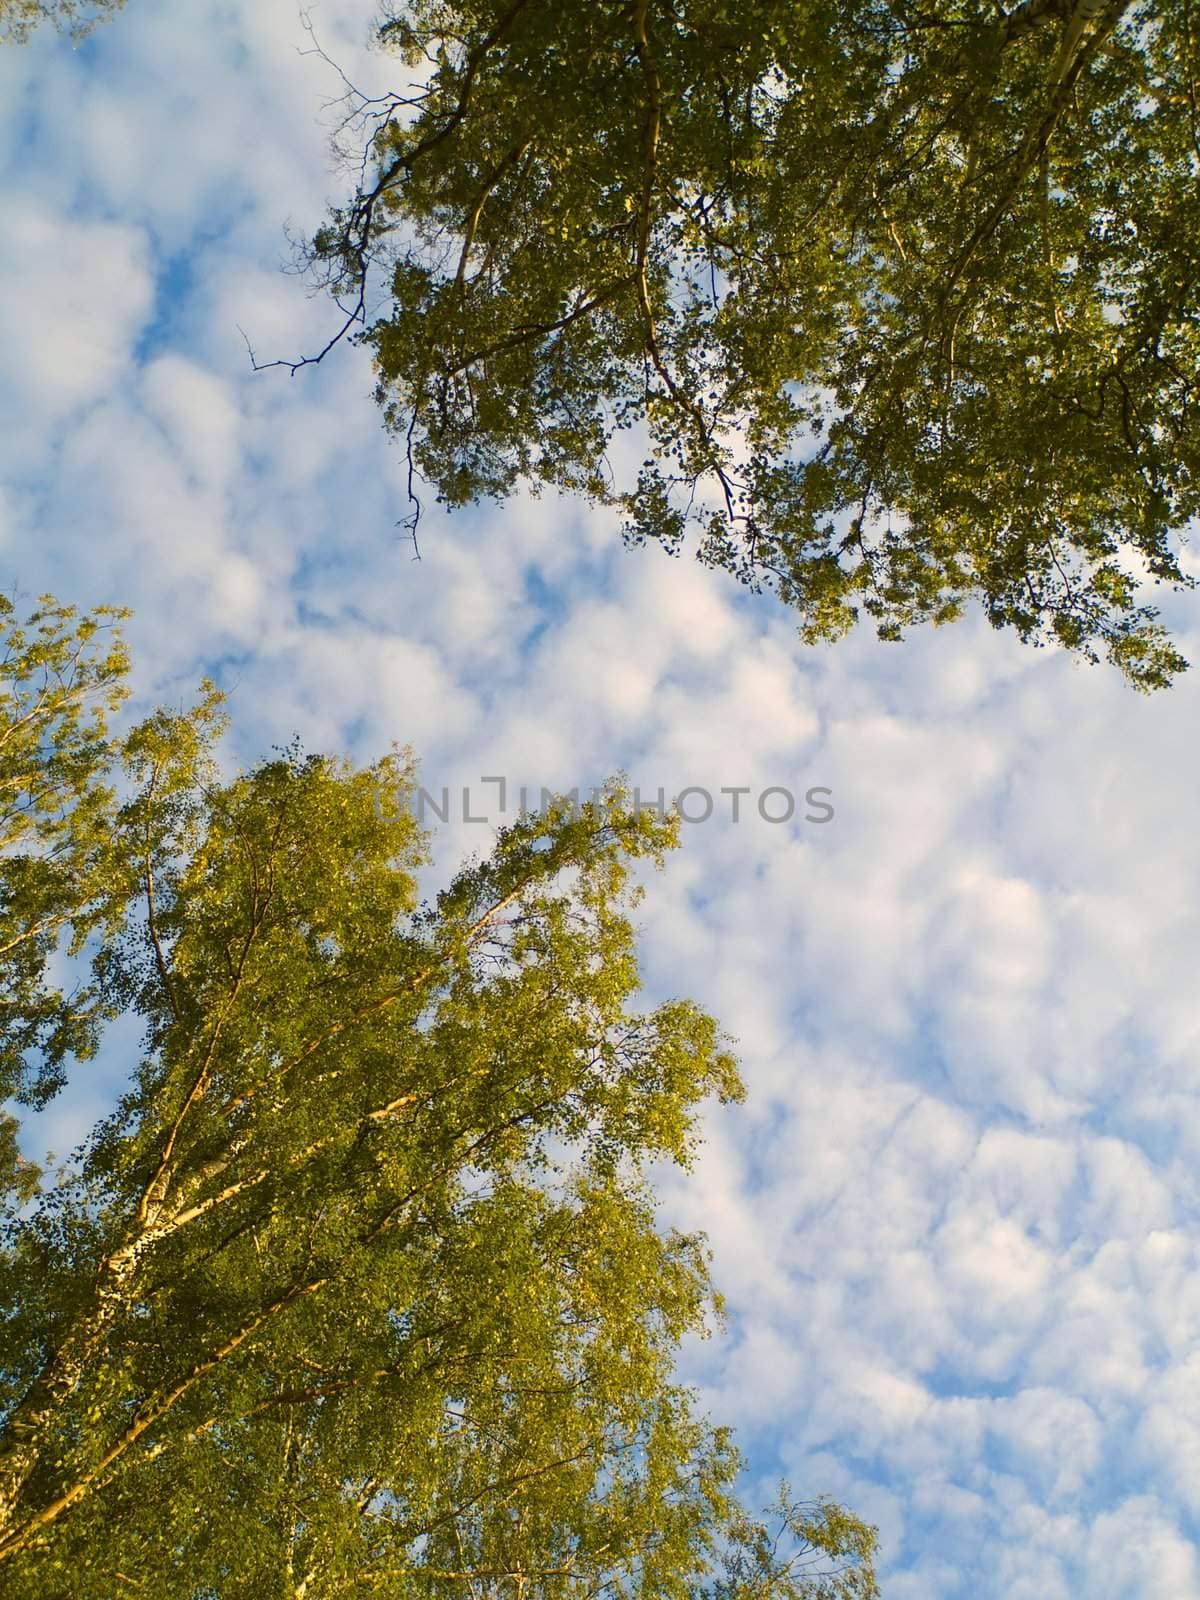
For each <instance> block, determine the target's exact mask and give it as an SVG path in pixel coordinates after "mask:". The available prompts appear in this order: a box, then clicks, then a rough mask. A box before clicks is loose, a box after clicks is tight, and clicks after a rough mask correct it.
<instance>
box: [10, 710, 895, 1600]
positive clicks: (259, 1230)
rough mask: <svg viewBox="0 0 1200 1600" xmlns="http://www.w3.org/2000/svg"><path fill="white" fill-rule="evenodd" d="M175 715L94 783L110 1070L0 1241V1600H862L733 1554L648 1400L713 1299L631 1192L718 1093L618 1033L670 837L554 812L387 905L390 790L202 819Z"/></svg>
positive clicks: (277, 786) (635, 1014)
mask: <svg viewBox="0 0 1200 1600" xmlns="http://www.w3.org/2000/svg"><path fill="white" fill-rule="evenodd" d="M215 716H216V713H215V709H214V707H213V704H212V701H211V698H208V699H206V700H204V701H203V702H202V703H201V705H200V706H199V708H198V709H197V710H196V711H194V712H190V713H182V714H167V713H158V714H156V715H155V716H154V717H152V718H150V719H149V720H148V721H147V722H146V723H144V724H142V725H141V726H140V727H138V728H137V729H135V730H134V731H133V732H132V733H131V734H129V735H128V736H127V737H126V738H125V739H124V740H123V741H121V743H120V746H119V748H118V750H117V754H118V755H119V758H120V762H121V764H122V773H121V775H120V784H119V787H120V789H121V791H122V793H123V795H124V798H123V799H122V800H121V802H120V804H119V805H117V807H116V809H115V812H114V814H113V817H112V819H111V824H110V827H111V833H112V838H113V841H114V848H115V850H116V852H117V853H118V854H119V855H121V856H122V857H123V858H124V859H125V860H126V861H127V863H128V872H129V880H130V881H131V882H134V883H136V884H137V886H138V893H139V899H138V900H137V901H130V902H128V903H127V905H126V908H125V912H124V915H123V918H122V920H121V923H120V926H119V927H117V928H115V929H112V928H108V927H105V930H104V933H103V936H102V937H101V938H100V939H99V940H98V948H97V950H96V953H95V963H94V964H95V967H96V969H97V972H98V974H99V977H98V978H97V982H98V983H99V984H100V985H101V986H102V987H103V989H104V991H105V993H106V994H109V995H119V996H120V997H121V998H122V1000H123V1003H124V1005H125V1007H126V1008H127V1010H129V1011H131V1012H133V1013H136V1014H137V1015H139V1016H140V1017H141V1018H142V1019H143V1021H144V1024H145V1028H146V1034H145V1046H144V1050H143V1053H142V1057H141V1059H140V1061H139V1062H138V1064H137V1066H136V1068H135V1070H134V1071H133V1073H132V1075H131V1082H130V1086H129V1088H128V1091H127V1092H126V1094H125V1095H124V1097H123V1099H122V1101H121V1103H120V1105H119V1107H118V1108H117V1110H116V1111H115V1112H114V1113H113V1114H112V1115H111V1116H110V1117H109V1118H108V1119H107V1120H106V1121H104V1122H103V1123H102V1124H101V1125H100V1126H99V1127H98V1128H97V1129H96V1131H95V1133H94V1134H93V1136H92V1138H91V1139H90V1140H89V1142H88V1143H87V1145H86V1146H85V1147H84V1149H83V1150H82V1151H81V1152H80V1154H79V1156H78V1158H77V1160H76V1162H75V1164H74V1166H73V1168H72V1169H71V1170H70V1171H68V1172H67V1173H66V1174H64V1176H63V1177H62V1178H60V1180H59V1181H58V1182H57V1183H56V1184H53V1185H50V1186H48V1187H47V1188H46V1189H45V1190H43V1191H42V1192H41V1193H40V1194H38V1195H37V1196H35V1197H34V1199H33V1200H32V1202H31V1203H30V1201H29V1198H28V1188H29V1185H28V1183H26V1185H25V1193H24V1195H22V1196H18V1197H17V1205H18V1208H19V1205H20V1201H21V1200H22V1199H24V1200H25V1202H26V1203H25V1206H24V1209H23V1210H22V1209H17V1210H16V1211H15V1213H14V1214H13V1216H12V1218H11V1220H10V1222H9V1224H8V1227H7V1229H6V1232H5V1236H4V1243H5V1247H4V1250H3V1252H2V1254H0V1276H2V1278H3V1280H4V1281H3V1285H2V1291H3V1292H2V1293H0V1303H3V1304H5V1305H9V1306H11V1307H12V1308H13V1309H12V1310H11V1311H10V1312H8V1313H7V1314H6V1316H5V1317H4V1318H3V1320H2V1321H0V1416H2V1418H3V1426H2V1428H0V1571H2V1573H3V1587H4V1593H5V1595H6V1596H12V1597H13V1600H25V1597H26V1596H29V1597H31V1600H32V1597H33V1596H35V1595H36V1596H39V1597H40V1596H43V1595H45V1594H48V1593H61V1592H65V1591H66V1589H67V1588H69V1592H70V1593H71V1595H72V1596H73V1597H74V1600H89V1597H95V1600H101V1597H105V1600H107V1597H109V1596H111V1595H113V1594H114V1593H116V1592H120V1593H124V1592H126V1590H128V1592H129V1593H131V1594H139V1595H146V1596H162V1597H168V1596H169V1597H172V1600H177V1597H178V1596H179V1595H180V1594H182V1593H186V1594H188V1595H190V1596H192V1597H193V1600H211V1597H217V1596H219V1597H221V1600H233V1597H235V1596H240V1595H249V1594H264V1595H267V1594H269V1595H281V1596H286V1597H288V1600H301V1597H305V1596H307V1597H308V1600H315V1597H316V1596H320V1597H322V1600H325V1597H330V1596H338V1595H348V1596H350V1595H378V1596H388V1595H394V1596H405V1597H413V1596H416V1597H421V1596H424V1597H427V1600H442V1597H447V1600H448V1597H450V1596H456V1597H457V1596H462V1595H464V1594H469V1595H473V1596H485V1595H486V1596H496V1597H499V1596H501V1595H503V1596H509V1595H516V1596H533V1595H537V1596H546V1597H551V1596H553V1597H560V1596H561V1597H563V1600H582V1597H583V1596H585V1595H591V1594H596V1593H598V1592H600V1591H601V1590H607V1591H609V1592H611V1593H612V1594H614V1595H623V1596H628V1597H630V1600H632V1597H634V1596H638V1597H645V1600H649V1597H650V1596H651V1595H653V1596H656V1597H657V1596H665V1597H672V1596H674V1597H677V1600H697V1597H699V1596H701V1595H704V1594H710V1595H711V1596H712V1597H713V1600H718V1597H719V1600H751V1597H752V1596H756V1597H757V1596H765V1595H771V1596H776V1597H778V1600H800V1597H811V1600H817V1597H824V1600H852V1597H855V1600H869V1597H870V1596H873V1595H875V1594H876V1593H877V1590H876V1587H875V1581H874V1576H873V1569H872V1559H873V1551H874V1534H873V1531H872V1530H870V1529H869V1528H866V1527H865V1526H864V1525H863V1524H862V1523H861V1522H859V1521H857V1520H856V1519H854V1518H853V1517H850V1516H849V1515H848V1514H847V1513H845V1512H843V1511H841V1510H840V1509H839V1508H837V1507H836V1506H833V1505H831V1504H830V1503H828V1502H817V1503H816V1504H815V1505H811V1506H808V1507H796V1506H792V1505H790V1504H789V1503H788V1502H787V1500H786V1499H785V1500H784V1501H783V1502H782V1503H781V1506H780V1507H779V1508H778V1513H777V1520H778V1527H777V1528H776V1529H775V1532H774V1534H773V1533H772V1532H771V1531H769V1529H768V1527H767V1525H766V1524H764V1523H762V1522H759V1521H757V1520H756V1519H754V1518H751V1517H748V1516H746V1515H745V1513H743V1512H742V1511H741V1510H740V1509H739V1507H738V1505H737V1502H736V1500H735V1498H734V1496H733V1487H732V1486H733V1479H734V1476H735V1474H736V1471H737V1466H738V1460H737V1454H736V1451H735V1449H734V1447H733V1445H732V1442H731V1440H730V1438H729V1436H728V1434H727V1432H726V1431H725V1430H722V1429H716V1428H713V1427H712V1426H711V1425H710V1424H709V1423H707V1422H706V1421H705V1420H704V1419H703V1418H702V1417H700V1416H699V1415H698V1414H697V1413H696V1411H695V1408H694V1403H693V1401H692V1398H691V1396H690V1394H689V1392H688V1391H687V1390H686V1389H684V1388H683V1387H681V1386H680V1385H679V1384H678V1383H677V1382H676V1381H675V1379H674V1378H673V1376H672V1360H673V1353H674V1349H675V1346H676V1345H677V1343H678V1341H679V1339H680V1338H681V1337H682V1336H683V1335H684V1334H685V1333H688V1332H696V1331H700V1330H701V1329H702V1328H703V1326H704V1323H705V1318H706V1316H707V1315H708V1313H709V1312H710V1311H712V1310H713V1309H714V1307H715V1305H716V1302H715V1300H714V1296H713V1294H712V1292H711V1288H710V1284H709V1280H708V1275H707V1256H706V1252H705V1249H704V1245H703V1241H702V1240H701V1239H700V1238H697V1237H690V1236H684V1235H681V1234H679V1233H676V1232H663V1231H661V1230H660V1229H659V1227H658V1226H657V1224H656V1220H655V1214H654V1205H653V1200H652V1196H651V1193H650V1190H649V1188H648V1187H647V1180H646V1168H647V1165H648V1164H649V1163H650V1162H653V1161H659V1160H668V1161H674V1162H680V1163H686V1162H687V1161H688V1159H689V1155H690V1152H691V1151H692V1149H693V1147H694V1141H695V1137H696V1128H695V1114H696V1110H697V1108H698V1106H699V1104H700V1103H701V1101H702V1100H703V1099H704V1098H705V1097H707V1096H709V1095H711V1094H716V1095H718V1096H720V1097H721V1098H722V1099H725V1100H731V1099H735V1098H737V1097H738V1096H739V1095H740V1093H741V1087H740V1084H739V1081H738V1076H737V1072H736V1067H735V1064H734V1061H733V1059H732V1057H731V1055H730V1053H729V1051H728V1048H727V1047H726V1045H725V1043H724V1041H723V1039H722V1037H721V1035H720V1032H719V1030H718V1028H717V1027H716V1025H715V1023H714V1022H713V1021H712V1020H711V1019H710V1018H709V1017H708V1016H706V1015H705V1014H704V1013H703V1012H701V1011H700V1010H699V1009H698V1008H697V1007H696V1006H694V1005H693V1004H691V1003H690V1002H687V1001H682V1000H676V1001H671V1002H668V1003H666V1004H663V1005H661V1006H659V1007H657V1008H656V1009H654V1010H651V1011H645V1010H640V1009H639V1008H638V1007H637V1005H636V994H637V981H638V980H637V964H636V954H635V948H634V941H633V933H632V928H631V924H630V921H629V915H628V912H629V905H630V898H631V891H630V887H629V883H628V875H629V869H630V865H631V864H632V863H634V862H636V861H638V860H640V859H643V858H651V859H658V858H661V855H662V853H663V851H665V850H666V849H667V848H669V847H671V846H672V845H673V844H674V842H675V829H674V827H673V825H672V823H671V822H670V821H669V820H668V821H664V820H662V819H659V818H656V817H654V816H652V815H650V814H649V813H646V812H644V811H643V812H641V813H640V814H639V813H638V812H637V811H636V810H635V811H630V810H629V809H628V808H627V807H626V805H625V803H624V800H623V797H622V796H621V795H620V794H619V793H615V792H614V793H613V794H612V795H610V796H609V797H607V798H606V799H605V800H604V801H602V802H598V803H596V804H593V805H589V806H585V807H583V808H582V809H581V810H576V809H574V808H572V807H569V806H567V805H565V804H563V805H558V806H554V807H551V808H549V809H548V810H547V811H546V812H544V813H543V814H541V815H539V816H535V817H527V818H524V819H522V820H520V821H519V822H517V823H516V824H514V825H513V826H512V827H510V828H509V829H508V830H507V831H506V832H504V833H503V834H502V835H501V836H500V838H499V840H498V842H497V844H496V847H495V849H494V851H493V852H492V854H491V855H490V856H489V857H488V858H487V859H486V860H483V861H477V862H472V863H469V864H468V865H466V866H465V867H464V868H463V869H462V870H461V871H460V873H459V874H458V876H457V877H456V878H455V879H454V880H453V882H452V884H451V886H450V887H449V888H448V889H447V890H446V891H445V892H444V893H443V894H442V895H440V896H439V897H438V899H437V901H436V903H435V904H433V905H424V906H422V905H419V904H418V899H417V890H416V884H415V876H414V875H415V873H416V871H417V869H418V868H419V866H420V865H421V863H422V862H423V861H424V859H425V855H426V841H425V839H424V838H423V836H422V835H421V833H420V832H419V830H418V828H417V826H416V824H415V822H414V821H413V819H412V817H411V815H410V814H409V813H408V811H407V810H406V809H404V808H401V810H400V812H399V813H398V814H396V813H395V811H394V808H393V807H392V806H391V805H390V804H389V805H388V806H387V807H380V805H379V803H378V799H379V796H380V794H381V793H384V792H386V794H387V795H388V796H389V798H390V797H391V796H394V794H395V793H396V792H397V790H404V789H405V788H406V787H410V786H411V770H410V768H409V765H408V763H407V759H406V758H405V757H404V756H403V755H400V754H397V755H393V756H391V757H388V758H386V759H384V760H381V761H380V762H378V763H376V764H375V765H373V766H371V767H369V768H366V769H355V768H353V767H351V766H350V765H348V764H346V763H341V762H337V761H334V760H331V759H327V758H324V757H319V756H308V757H305V756H302V755H301V754H300V753H299V752H298V751H296V750H289V751H287V752H283V753H281V754H279V755H277V756H276V757H275V758H273V759H271V760H269V761H266V762H264V763H263V764H262V765H260V766H259V767H257V768H256V769H254V770H253V771H251V772H249V773H248V774H246V775H244V776H241V777H236V778H234V779H232V780H231V781H223V780H222V779H221V778H220V777H219V775H218V773H217V771H216V770H215V768H214V766H213V764H212V760H211V756H210V747H211V742H212V739H213V737H214V734H215V729H216V721H215ZM380 810H384V811H385V812H386V813H387V814H389V815H392V816H393V817H394V820H392V821H390V822H389V821H386V820H381V819H380V815H379V812H380ZM0 1153H2V1152H0ZM9 1165H10V1167H11V1165H12V1163H11V1160H10V1161H9ZM780 1535H782V1540H781V1539H780V1537H779V1536H780ZM813 1562H816V1565H815V1566H813V1565H812V1564H811V1563H813Z"/></svg>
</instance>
